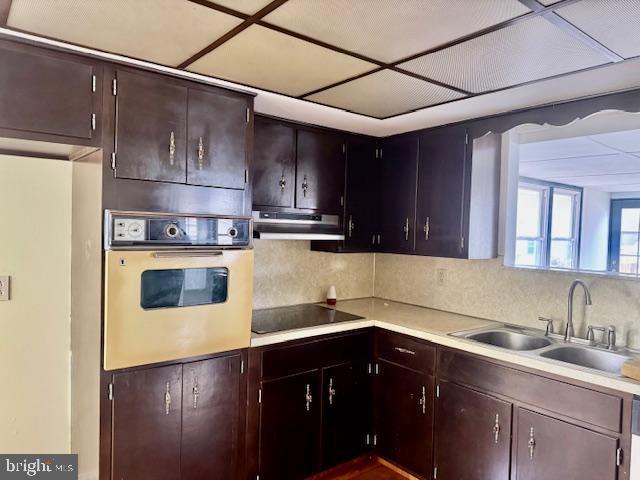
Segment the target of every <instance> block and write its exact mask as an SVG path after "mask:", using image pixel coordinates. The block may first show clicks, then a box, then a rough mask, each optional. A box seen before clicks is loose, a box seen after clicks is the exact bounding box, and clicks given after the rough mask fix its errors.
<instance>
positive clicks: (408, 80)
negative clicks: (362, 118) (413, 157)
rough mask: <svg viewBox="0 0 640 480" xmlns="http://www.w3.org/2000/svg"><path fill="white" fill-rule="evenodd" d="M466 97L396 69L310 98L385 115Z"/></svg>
mask: <svg viewBox="0 0 640 480" xmlns="http://www.w3.org/2000/svg"><path fill="white" fill-rule="evenodd" d="M462 97H463V95H462V94H460V93H458V92H455V91H453V90H449V89H447V88H442V87H440V86H438V85H434V84H432V83H428V82H425V81H423V80H419V79H417V78H414V77H410V76H408V75H404V74H402V73H397V72H394V71H392V70H382V71H380V72H376V73H372V74H371V75H367V76H365V77H362V78H359V79H356V80H353V81H351V82H347V83H344V84H342V85H338V86H336V87H333V88H330V89H328V90H324V91H322V92H318V93H316V94H314V95H311V96H310V97H306V99H308V100H312V101H314V102H318V103H323V104H325V105H331V106H333V107H338V108H342V109H345V110H350V111H352V112H357V113H362V114H364V115H369V116H372V117H378V118H382V117H388V116H391V115H397V114H399V113H403V112H407V111H409V110H414V109H418V108H423V107H426V106H428V105H435V104H438V103H442V102H446V101H448V100H455V99H458V98H462Z"/></svg>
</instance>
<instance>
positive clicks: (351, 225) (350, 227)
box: [347, 215, 355, 238]
mask: <svg viewBox="0 0 640 480" xmlns="http://www.w3.org/2000/svg"><path fill="white" fill-rule="evenodd" d="M347 225H348V226H347V229H348V232H349V238H351V237H352V236H353V229H354V227H355V225H354V223H353V215H349V222H348V224H347Z"/></svg>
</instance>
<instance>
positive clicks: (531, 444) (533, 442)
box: [527, 427, 536, 460]
mask: <svg viewBox="0 0 640 480" xmlns="http://www.w3.org/2000/svg"><path fill="white" fill-rule="evenodd" d="M527 446H528V447H529V460H533V451H534V450H535V448H536V439H535V436H534V434H533V427H531V428H530V429H529V442H527Z"/></svg>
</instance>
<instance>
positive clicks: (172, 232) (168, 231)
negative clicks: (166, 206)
mask: <svg viewBox="0 0 640 480" xmlns="http://www.w3.org/2000/svg"><path fill="white" fill-rule="evenodd" d="M164 234H165V235H166V236H167V237H168V238H176V237H177V236H178V235H180V227H179V226H178V225H177V224H175V223H169V224H168V225H167V226H166V227H164Z"/></svg>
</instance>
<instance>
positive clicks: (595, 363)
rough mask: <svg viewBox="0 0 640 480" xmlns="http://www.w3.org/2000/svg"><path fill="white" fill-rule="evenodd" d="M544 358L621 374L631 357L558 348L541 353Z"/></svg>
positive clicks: (593, 350) (572, 348) (577, 348)
mask: <svg viewBox="0 0 640 480" xmlns="http://www.w3.org/2000/svg"><path fill="white" fill-rule="evenodd" d="M540 356H541V357H543V358H551V359H553V360H559V361H561V362H567V363H572V364H574V365H580V366H581V367H587V368H594V369H596V370H601V371H603V372H609V373H615V374H616V375H619V374H620V369H621V368H622V364H623V363H624V362H626V361H627V360H629V359H630V358H631V357H629V356H627V355H622V354H620V353H614V352H609V351H606V350H597V349H594V348H589V347H581V346H577V345H576V346H569V345H565V346H558V347H556V348H552V349H549V350H546V351H544V352H541V353H540Z"/></svg>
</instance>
